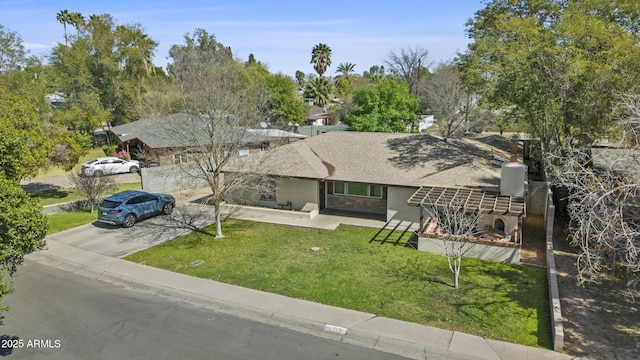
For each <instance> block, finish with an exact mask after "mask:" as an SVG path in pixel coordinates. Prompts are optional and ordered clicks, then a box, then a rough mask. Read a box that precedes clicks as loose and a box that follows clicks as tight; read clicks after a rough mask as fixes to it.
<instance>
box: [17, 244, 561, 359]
mask: <svg viewBox="0 0 640 360" xmlns="http://www.w3.org/2000/svg"><path fill="white" fill-rule="evenodd" d="M25 259H26V260H27V262H29V261H34V262H38V263H40V264H42V265H45V266H49V267H52V268H54V269H59V270H62V271H67V272H71V273H74V274H77V275H80V276H85V277H88V278H92V279H95V280H99V281H102V282H105V283H109V284H112V285H114V286H120V287H123V288H126V289H131V290H135V291H138V292H143V293H147V294H153V295H159V296H162V297H164V298H167V299H170V300H173V301H178V302H181V303H185V304H188V305H191V306H196V307H201V308H205V309H208V310H211V311H214V312H217V313H222V314H228V315H232V316H236V317H239V318H243V319H247V320H251V321H255V322H259V323H263V324H267V325H273V326H277V327H281V328H286V329H289V330H293V331H296V332H300V333H303V334H308V335H313V336H316V337H319V338H324V339H329V340H334V341H340V342H344V343H347V344H351V345H355V346H360V347H363V348H368V349H373V350H377V351H382V352H386V353H392V354H396V355H400V356H403V357H407V358H410V359H416V360H425V359H429V360H431V359H451V360H487V359H496V360H511V359H514V360H515V359H527V360H529V359H530V360H534V359H540V358H548V359H561V358H562V359H571V358H572V357H570V356H568V355H564V354H560V353H555V352H549V351H548V350H544V349H537V348H531V347H527V346H524V345H517V344H511V343H505V342H501V341H497V340H489V339H484V338H481V337H479V336H473V335H470V334H465V333H460V332H454V331H448V330H442V329H438V328H433V327H428V326H423V325H420V324H414V323H405V322H402V321H400V320H393V319H388V318H384V317H377V316H375V315H374V314H369V313H363V312H359V311H354V310H347V309H340V310H342V311H346V312H347V313H345V314H340V315H339V316H345V315H346V316H347V317H349V319H345V318H342V317H340V321H342V323H343V324H349V325H348V326H349V327H343V326H347V325H342V326H338V325H334V324H330V323H326V322H323V321H318V320H312V319H313V316H311V317H310V318H304V316H300V314H302V315H304V314H305V313H303V312H301V311H300V309H298V311H297V313H298V315H291V314H286V313H283V312H280V311H277V310H266V309H262V308H259V307H257V306H254V305H249V304H251V302H248V303H245V304H243V303H239V302H235V301H233V297H230V298H229V300H226V299H220V298H216V297H213V296H208V295H204V294H200V293H196V292H192V291H190V290H185V289H178V288H175V287H171V286H167V285H161V284H159V283H157V282H154V281H153V280H141V279H139V278H134V277H131V276H129V275H124V274H119V273H116V272H114V271H110V270H109V269H115V268H120V267H121V266H123V265H126V264H120V265H119V266H118V263H117V261H124V262H126V263H130V262H128V261H126V260H122V259H118V258H112V257H108V256H105V259H108V261H106V262H104V263H103V262H101V261H98V263H99V264H101V265H98V266H103V268H102V269H98V268H96V267H92V266H91V265H89V264H87V265H85V264H81V263H78V262H75V261H73V260H69V259H65V258H61V257H58V256H55V255H50V254H47V253H46V252H36V253H32V254H29V255H27V256H26V257H25ZM92 261H96V260H95V259H94V260H92ZM114 261H115V262H114ZM98 263H97V264H98ZM130 264H131V265H132V266H133V267H136V266H142V267H148V268H150V269H155V270H158V273H157V274H155V273H154V276H159V278H161V276H162V272H168V273H171V274H175V275H179V276H186V277H188V278H192V279H193V280H194V281H195V282H196V285H198V284H197V282H200V281H202V282H207V281H212V280H206V279H201V278H197V277H193V276H189V275H183V274H177V273H172V272H170V271H168V270H162V269H157V268H153V267H149V266H147V265H142V264H137V263H130ZM125 267H127V266H125ZM152 278H153V276H152ZM185 281H186V282H189V280H187V279H186V278H185ZM212 282H214V283H216V284H217V285H216V286H222V287H223V289H224V287H225V286H230V287H233V288H237V287H236V286H234V285H230V284H224V283H217V282H215V281H212ZM194 289H203V290H206V289H205V288H203V287H202V286H198V287H197V288H194ZM247 290H250V289H247ZM250 291H256V292H260V291H259V290H250ZM245 295H246V294H245ZM271 295H274V296H281V295H277V294H271ZM243 296H244V295H243ZM281 297H282V298H283V300H285V301H286V300H289V299H290V300H294V301H295V300H297V299H293V298H288V297H286V296H281ZM238 299H239V301H242V299H241V298H238ZM300 301H304V300H300ZM307 302H308V303H310V304H314V305H319V306H327V305H323V304H319V303H314V302H311V301H307ZM330 307H331V306H330ZM276 308H278V309H279V308H280V307H276ZM332 308H333V307H332ZM301 309H303V310H304V311H308V309H307V306H306V305H305V306H302V307H301ZM293 313H295V311H294V312H293ZM335 315H338V314H334V316H332V318H333V319H334V320H333V321H336V320H337V319H338V317H336V316H335ZM317 318H318V317H317V316H316V319H317ZM404 329H409V332H408V333H407V332H405V330H404ZM371 330H373V331H371ZM387 334H389V336H387ZM421 339H425V340H428V341H430V342H421ZM463 344H464V345H463ZM469 345H470V346H471V348H469ZM436 346H437V347H436ZM483 347H484V348H485V349H484V350H488V351H484V352H483ZM459 350H461V351H459Z"/></svg>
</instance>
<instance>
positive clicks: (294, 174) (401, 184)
mask: <svg viewBox="0 0 640 360" xmlns="http://www.w3.org/2000/svg"><path fill="white" fill-rule="evenodd" d="M260 156H261V158H260V159H261V165H260V169H259V171H260V172H262V173H263V174H267V175H270V176H271V178H272V179H273V181H272V182H271V183H270V185H269V186H271V187H273V189H270V191H267V192H265V193H268V194H270V195H269V196H261V194H257V193H239V194H237V195H236V196H235V199H234V201H236V202H237V203H243V204H249V205H256V206H261V207H270V208H278V207H282V204H290V206H289V207H290V208H292V209H293V210H317V211H319V212H324V213H331V212H334V213H335V212H339V213H343V214H344V213H349V214H352V215H355V216H367V217H375V218H378V219H381V220H390V219H397V220H406V221H411V222H417V221H418V220H419V219H420V217H421V209H420V207H418V206H409V205H408V201H409V199H411V198H412V196H414V194H415V193H416V192H417V191H419V190H420V189H421V187H423V186H426V185H429V186H436V187H447V188H462V187H464V188H468V189H475V190H477V191H494V192H497V191H499V188H500V175H501V169H500V167H497V166H495V165H494V164H492V160H494V158H496V157H498V158H507V157H508V154H507V153H506V152H505V151H502V150H500V149H496V148H493V147H491V146H489V145H486V144H483V143H482V142H480V141H476V140H471V139H453V140H452V139H449V140H443V139H441V138H437V137H434V136H431V135H424V134H393V133H363V132H343V131H335V132H328V133H324V134H320V135H317V136H313V137H309V138H307V139H305V140H304V141H298V142H295V143H292V144H288V145H285V146H281V147H278V148H275V149H272V150H270V151H268V152H265V153H263V154H260ZM243 160H246V161H251V160H252V159H251V158H248V159H243Z"/></svg>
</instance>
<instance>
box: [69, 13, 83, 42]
mask: <svg viewBox="0 0 640 360" xmlns="http://www.w3.org/2000/svg"><path fill="white" fill-rule="evenodd" d="M68 23H69V24H71V25H73V26H75V28H76V35H77V37H78V38H80V27H81V26H83V25H84V16H82V14H80V13H79V12H72V13H70V14H69V20H68Z"/></svg>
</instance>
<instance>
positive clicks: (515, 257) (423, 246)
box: [418, 237, 520, 263]
mask: <svg viewBox="0 0 640 360" xmlns="http://www.w3.org/2000/svg"><path fill="white" fill-rule="evenodd" d="M443 241H444V242H446V243H447V246H449V248H451V246H454V244H453V243H454V242H453V241H451V240H443V239H434V238H428V237H419V238H418V250H419V251H424V252H428V253H433V254H440V255H445V254H446V253H445V247H444V246H445V245H444V243H443ZM464 251H465V252H464V255H463V256H465V257H472V258H477V259H484V260H493V261H500V262H509V263H520V247H519V246H499V245H487V244H480V243H466V244H465V245H464Z"/></svg>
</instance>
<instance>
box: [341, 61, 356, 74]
mask: <svg viewBox="0 0 640 360" xmlns="http://www.w3.org/2000/svg"><path fill="white" fill-rule="evenodd" d="M355 67H356V64H352V63H349V62H348V63H340V64H339V65H338V69H337V70H336V72H337V73H339V74H340V75H338V76H350V75H351V74H353V73H355V71H354V69H355Z"/></svg>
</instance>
